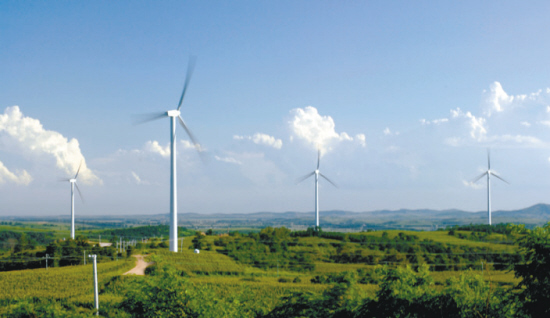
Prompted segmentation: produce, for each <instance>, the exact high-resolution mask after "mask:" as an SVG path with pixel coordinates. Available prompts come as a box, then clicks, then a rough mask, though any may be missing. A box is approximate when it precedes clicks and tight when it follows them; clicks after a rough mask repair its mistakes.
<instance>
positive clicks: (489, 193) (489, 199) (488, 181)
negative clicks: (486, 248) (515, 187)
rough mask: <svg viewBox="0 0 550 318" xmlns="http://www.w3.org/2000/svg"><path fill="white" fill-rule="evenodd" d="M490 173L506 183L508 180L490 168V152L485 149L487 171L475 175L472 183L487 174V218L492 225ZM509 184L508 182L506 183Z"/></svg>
mask: <svg viewBox="0 0 550 318" xmlns="http://www.w3.org/2000/svg"><path fill="white" fill-rule="evenodd" d="M491 175H493V176H495V177H496V178H498V179H500V180H502V181H504V182H506V183H508V181H506V180H504V179H502V178H501V177H500V176H499V175H497V174H496V173H495V172H494V171H493V170H491V153H490V152H489V149H487V171H485V172H484V173H482V174H481V175H479V176H478V177H476V178H475V179H474V180H473V181H472V183H474V182H477V181H478V180H479V179H481V178H483V177H484V176H487V220H488V223H489V225H492V221H491ZM508 184H510V183H508Z"/></svg>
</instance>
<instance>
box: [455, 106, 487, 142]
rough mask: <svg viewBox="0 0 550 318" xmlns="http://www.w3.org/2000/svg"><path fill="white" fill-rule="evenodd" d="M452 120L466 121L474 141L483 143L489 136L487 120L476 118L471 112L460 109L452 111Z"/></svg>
mask: <svg viewBox="0 0 550 318" xmlns="http://www.w3.org/2000/svg"><path fill="white" fill-rule="evenodd" d="M451 118H454V119H460V118H462V119H465V120H466V123H467V125H468V127H469V129H470V137H471V138H472V139H475V140H478V141H481V140H483V138H484V137H485V136H486V135H487V128H486V127H485V122H486V119H485V118H483V117H476V116H474V115H472V113H471V112H463V111H462V110H461V109H460V108H457V109H451Z"/></svg>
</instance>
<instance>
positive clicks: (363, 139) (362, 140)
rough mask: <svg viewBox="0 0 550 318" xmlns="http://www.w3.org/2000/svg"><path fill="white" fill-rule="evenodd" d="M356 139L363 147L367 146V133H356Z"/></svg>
mask: <svg viewBox="0 0 550 318" xmlns="http://www.w3.org/2000/svg"><path fill="white" fill-rule="evenodd" d="M355 140H357V142H358V143H359V145H361V147H366V146H367V137H366V136H365V134H357V135H355Z"/></svg>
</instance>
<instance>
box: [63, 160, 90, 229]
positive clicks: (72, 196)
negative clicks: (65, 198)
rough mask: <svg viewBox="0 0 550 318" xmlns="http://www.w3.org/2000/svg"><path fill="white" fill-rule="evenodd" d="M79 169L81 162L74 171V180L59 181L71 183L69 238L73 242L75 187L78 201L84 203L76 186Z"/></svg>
mask: <svg viewBox="0 0 550 318" xmlns="http://www.w3.org/2000/svg"><path fill="white" fill-rule="evenodd" d="M80 168H82V162H80V166H78V170H77V171H76V174H75V175H74V178H69V179H62V180H61V181H69V182H70V183H71V238H72V239H73V240H74V188H75V187H76V190H77V191H78V194H79V195H80V199H82V201H84V198H83V197H82V192H80V189H79V188H78V184H76V178H78V173H79V172H80Z"/></svg>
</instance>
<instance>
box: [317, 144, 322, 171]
mask: <svg viewBox="0 0 550 318" xmlns="http://www.w3.org/2000/svg"><path fill="white" fill-rule="evenodd" d="M320 164H321V149H317V170H319V165H320Z"/></svg>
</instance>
